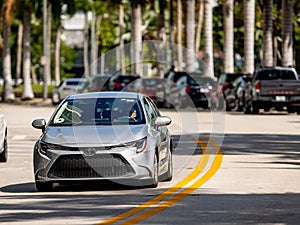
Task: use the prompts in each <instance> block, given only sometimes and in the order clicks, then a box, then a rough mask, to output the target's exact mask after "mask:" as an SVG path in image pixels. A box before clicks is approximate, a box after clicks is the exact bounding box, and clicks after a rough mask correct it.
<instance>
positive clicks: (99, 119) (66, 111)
mask: <svg viewBox="0 0 300 225" xmlns="http://www.w3.org/2000/svg"><path fill="white" fill-rule="evenodd" d="M144 123H145V117H144V113H143V111H142V107H141V103H140V102H139V101H138V100H137V99H133V98H97V99H92V98H91V99H68V100H66V101H65V102H64V103H63V104H62V105H61V106H60V108H59V109H58V110H57V111H56V113H55V115H54V116H53V119H52V120H51V121H50V123H49V125H50V126H86V125H115V124H133V125H134V124H144Z"/></svg>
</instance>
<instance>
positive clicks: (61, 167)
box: [34, 147, 154, 185]
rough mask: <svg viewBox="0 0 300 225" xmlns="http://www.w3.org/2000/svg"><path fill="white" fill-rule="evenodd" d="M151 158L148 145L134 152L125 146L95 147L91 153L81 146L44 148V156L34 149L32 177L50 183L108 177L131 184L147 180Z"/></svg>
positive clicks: (149, 175)
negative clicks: (92, 153)
mask: <svg viewBox="0 0 300 225" xmlns="http://www.w3.org/2000/svg"><path fill="white" fill-rule="evenodd" d="M153 158H154V151H152V150H151V149H145V151H144V152H141V153H136V150H135V148H128V147H120V148H116V149H114V150H101V151H96V152H95V154H94V155H92V156H87V155H85V154H84V152H83V150H80V151H63V150H48V152H47V156H44V155H42V154H40V153H39V152H38V151H35V157H34V161H35V171H34V172H35V179H36V180H37V181H42V182H53V183H54V182H84V181H105V180H110V181H113V182H121V183H125V184H130V185H131V184H132V183H131V182H132V181H137V180H138V181H147V180H151V178H152V173H151V171H153ZM128 182H130V183H128Z"/></svg>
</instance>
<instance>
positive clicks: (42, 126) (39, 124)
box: [31, 119, 46, 131]
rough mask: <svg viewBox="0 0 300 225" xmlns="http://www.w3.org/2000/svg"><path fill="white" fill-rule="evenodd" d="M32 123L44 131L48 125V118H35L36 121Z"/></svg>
mask: <svg viewBox="0 0 300 225" xmlns="http://www.w3.org/2000/svg"><path fill="white" fill-rule="evenodd" d="M31 125H32V126H33V127H34V128H36V129H41V130H42V131H44V130H45V127H46V120H44V119H35V120H34V121H32V123H31Z"/></svg>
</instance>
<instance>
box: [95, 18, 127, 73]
mask: <svg viewBox="0 0 300 225" xmlns="http://www.w3.org/2000/svg"><path fill="white" fill-rule="evenodd" d="M101 20H102V16H97V18H96V33H95V34H96V37H95V38H96V39H97V41H95V58H96V59H97V69H96V71H97V73H98V71H99V70H98V66H99V65H100V63H99V59H98V57H99V50H98V49H99V44H98V38H99V29H100V26H101ZM124 64H125V59H124Z"/></svg>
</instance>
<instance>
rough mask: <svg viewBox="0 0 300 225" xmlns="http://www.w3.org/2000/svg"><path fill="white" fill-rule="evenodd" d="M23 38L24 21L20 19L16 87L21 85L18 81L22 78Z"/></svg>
mask: <svg viewBox="0 0 300 225" xmlns="http://www.w3.org/2000/svg"><path fill="white" fill-rule="evenodd" d="M22 40H23V23H22V21H20V23H19V26H18V41H17V62H16V81H15V86H16V87H19V82H18V81H19V79H20V78H21V66H22Z"/></svg>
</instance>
